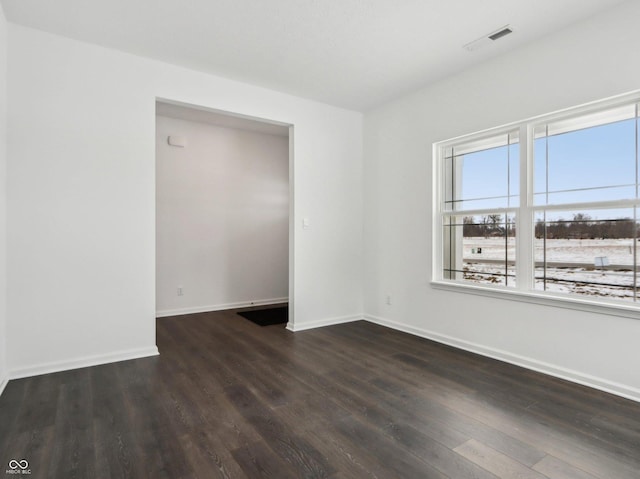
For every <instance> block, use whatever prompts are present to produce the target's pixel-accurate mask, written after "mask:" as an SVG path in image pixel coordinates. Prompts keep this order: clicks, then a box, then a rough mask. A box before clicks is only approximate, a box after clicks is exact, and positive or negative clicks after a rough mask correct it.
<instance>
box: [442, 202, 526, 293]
mask: <svg viewBox="0 0 640 479" xmlns="http://www.w3.org/2000/svg"><path fill="white" fill-rule="evenodd" d="M443 231H444V238H443V243H444V265H443V277H444V278H445V279H454V280H458V281H464V282H471V283H480V284H496V285H502V286H515V256H516V252H515V217H514V216H513V215H511V214H506V213H496V214H487V215H476V216H448V217H445V219H444V228H443Z"/></svg>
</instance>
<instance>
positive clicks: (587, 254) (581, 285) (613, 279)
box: [535, 208, 638, 301]
mask: <svg viewBox="0 0 640 479" xmlns="http://www.w3.org/2000/svg"><path fill="white" fill-rule="evenodd" d="M637 238H638V226H637V224H636V222H635V221H634V210H633V208H628V209H617V210H606V211H605V210H594V211H564V212H555V211H554V212H550V211H547V212H540V213H539V214H537V215H536V223H535V287H536V289H537V290H542V291H551V292H561V293H571V294H579V295H582V296H590V297H593V298H594V299H595V298H602V299H617V300H626V301H635V300H636V296H637V284H636V271H637V263H638V261H637V256H638V255H637V253H638V241H637Z"/></svg>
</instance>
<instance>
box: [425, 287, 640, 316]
mask: <svg viewBox="0 0 640 479" xmlns="http://www.w3.org/2000/svg"><path fill="white" fill-rule="evenodd" d="M431 287H432V288H434V289H440V290H445V291H454V292H457V293H466V294H476V295H480V296H488V297H491V298H498V299H506V300H509V301H518V302H521V303H533V304H540V305H543V306H554V307H557V308H565V309H574V310H578V311H587V312H589V313H598V314H607V315H609V316H620V317H623V318H631V319H640V306H637V305H626V304H616V303H612V302H606V301H594V300H589V299H575V298H572V297H566V296H561V295H555V294H553V293H541V292H530V291H519V290H509V289H506V288H500V287H495V286H476V285H470V284H460V283H456V282H453V281H432V282H431Z"/></svg>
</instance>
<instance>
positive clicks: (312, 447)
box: [0, 311, 640, 479]
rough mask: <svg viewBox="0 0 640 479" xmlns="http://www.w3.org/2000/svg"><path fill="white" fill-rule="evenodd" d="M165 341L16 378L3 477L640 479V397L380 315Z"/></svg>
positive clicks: (205, 317) (206, 323)
mask: <svg viewBox="0 0 640 479" xmlns="http://www.w3.org/2000/svg"><path fill="white" fill-rule="evenodd" d="M158 347H159V349H160V354H161V355H160V356H159V357H155V358H147V359H139V360H133V361H124V362H120V363H114V364H109V365H104V366H96V367H91V368H84V369H78V370H74V371H68V372H63V373H57V374H48V375H44V376H38V377H33V378H27V379H21V380H14V381H11V382H10V383H9V385H8V386H7V388H6V390H5V392H4V394H3V395H2V396H1V397H0V463H1V465H0V475H1V474H3V473H4V472H5V471H4V470H3V469H9V468H8V466H7V465H8V463H9V461H10V460H11V459H16V460H21V459H27V460H28V461H29V468H30V469H31V476H30V477H32V478H39V477H43V478H44V477H48V478H49V477H51V478H65V479H67V478H78V479H88V478H89V479H91V478H100V479H102V478H105V479H109V478H121V477H122V478H135V479H138V478H154V479H160V478H172V479H173V478H192V477H198V478H240V479H241V478H250V479H253V478H277V479H287V478H291V479H297V478H335V479H337V478H380V479H382V478H410V479H413V478H416V479H419V478H427V479H445V478H449V479H467V478H469V479H471V478H473V479H489V478H531V479H544V478H550V479H594V478H600V479H638V478H640V404H638V403H634V402H632V401H627V400H624V399H621V398H618V397H615V396H611V395H608V394H605V393H602V392H599V391H595V390H592V389H589V388H586V387H582V386H578V385H575V384H571V383H568V382H564V381H561V380H558V379H554V378H551V377H548V376H544V375H541V374H538V373H535V372H532V371H528V370H525V369H521V368H518V367H515V366H511V365H508V364H505V363H501V362H498V361H494V360H491V359H487V358H483V357H480V356H476V355H473V354H470V353H466V352H464V351H459V350H456V349H454V348H450V347H447V346H443V345H439V344H437V343H433V342H430V341H427V340H424V339H420V338H417V337H414V336H410V335H407V334H404V333H400V332H396V331H393V330H390V329H386V328H383V327H380V326H376V325H373V324H369V323H366V322H363V321H360V322H355V323H350V324H345V325H338V326H331V327H327V328H322V329H316V330H310V331H305V332H299V333H295V334H294V333H291V332H289V331H286V330H285V329H284V327H283V326H282V325H276V326H269V327H259V326H257V325H255V324H253V323H251V322H250V321H248V320H246V319H244V318H242V317H240V316H238V315H237V314H235V312H234V311H226V312H217V313H203V314H194V315H189V316H181V317H175V318H163V319H158ZM7 477H9V475H7ZM13 477H23V476H13Z"/></svg>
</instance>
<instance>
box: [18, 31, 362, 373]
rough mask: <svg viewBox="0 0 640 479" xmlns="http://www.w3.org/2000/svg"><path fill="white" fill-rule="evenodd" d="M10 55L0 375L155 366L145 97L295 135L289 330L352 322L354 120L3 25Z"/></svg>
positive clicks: (357, 162) (357, 236) (357, 218)
mask: <svg viewBox="0 0 640 479" xmlns="http://www.w3.org/2000/svg"><path fill="white" fill-rule="evenodd" d="M9 44H10V51H9V77H8V88H9V91H10V95H9V105H8V109H9V112H8V124H9V129H8V138H9V143H8V158H9V162H8V172H7V174H8V211H9V212H10V214H9V218H8V252H9V253H8V258H9V259H8V285H9V287H8V318H9V321H8V331H7V334H8V337H10V338H13V340H12V341H10V343H9V350H8V365H9V369H10V372H11V375H12V376H13V377H18V376H23V375H29V374H35V373H40V372H45V371H48V370H56V369H65V368H69V367H73V366H78V365H87V364H91V363H92V362H93V363H98V362H105V361H109V360H114V359H122V358H126V357H136V356H141V355H148V354H153V352H154V349H155V319H154V318H155V246H154V245H155V166H154V165H155V151H154V150H155V125H154V124H155V102H156V98H163V99H170V100H174V101H179V102H182V103H186V104H194V105H201V106H204V107H208V108H213V109H218V110H223V111H230V112H236V113H240V114H243V115H247V116H252V117H257V118H266V119H271V120H276V121H280V122H282V123H287V124H293V125H294V131H295V133H294V135H295V139H294V150H293V154H294V168H293V172H292V174H293V179H294V188H295V192H294V198H293V201H294V211H293V218H294V222H295V223H294V224H295V230H294V232H293V233H294V238H293V240H294V242H293V248H294V253H293V254H294V258H295V261H294V263H293V264H292V268H293V271H291V275H290V278H291V288H292V292H291V294H290V298H291V299H292V303H293V308H292V309H293V314H294V318H295V326H294V327H295V328H298V327H305V326H308V325H313V324H321V323H322V322H325V321H331V320H335V319H336V318H351V317H354V316H357V315H361V311H362V289H361V285H362V258H361V256H362V255H361V247H362V232H363V226H362V151H361V149H362V115H361V114H360V113H356V112H352V111H347V110H342V109H339V108H335V107H331V106H327V105H323V104H320V103H317V102H312V101H308V100H303V99H300V98H296V97H292V96H289V95H284V94H280V93H277V92H274V91H270V90H266V89H262V88H257V87H252V86H249V85H246V84H242V83H238V82H234V81H229V80H225V79H222V78H219V77H215V76H211V75H206V74H203V73H199V72H195V71H190V70H186V69H183V68H178V67H174V66H171V65H167V64H164V63H160V62H156V61H152V60H148V59H143V58H140V57H136V56H132V55H128V54H123V53H120V52H117V51H113V50H108V49H104V48H100V47H96V46H93V45H89V44H85V43H81V42H77V41H74V40H69V39H65V38H62V37H57V36H54V35H50V34H46V33H43V32H39V31H36V30H31V29H27V28H24V27H19V26H15V25H9ZM303 217H308V218H309V219H310V220H311V228H310V229H308V230H304V231H303V230H302V218H303Z"/></svg>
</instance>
